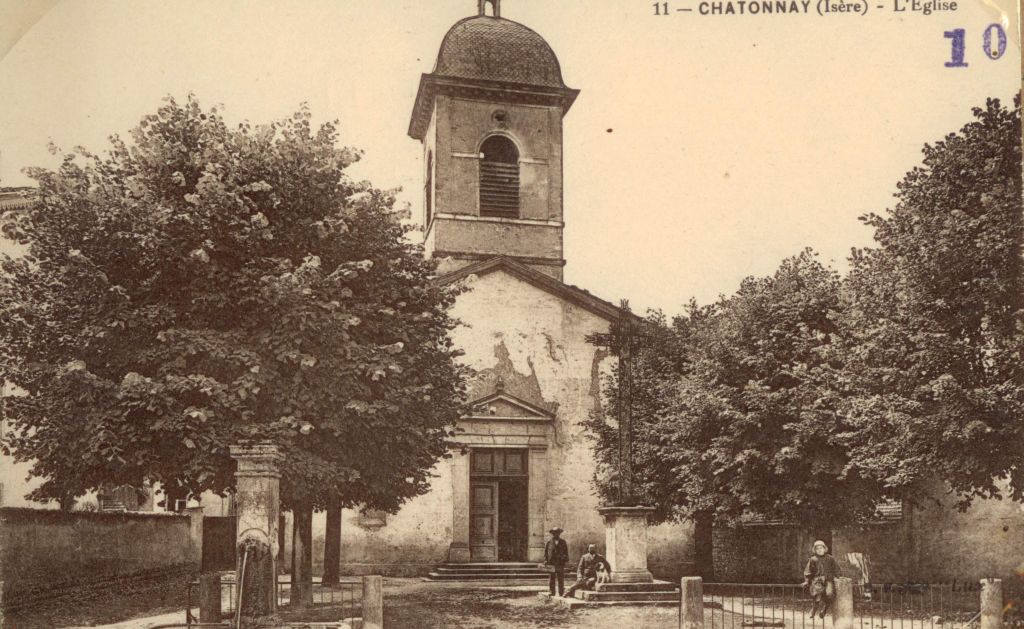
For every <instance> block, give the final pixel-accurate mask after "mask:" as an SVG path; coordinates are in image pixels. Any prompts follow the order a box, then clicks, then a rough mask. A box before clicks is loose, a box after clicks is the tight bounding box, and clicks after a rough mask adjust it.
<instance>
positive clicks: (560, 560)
mask: <svg viewBox="0 0 1024 629" xmlns="http://www.w3.org/2000/svg"><path fill="white" fill-rule="evenodd" d="M567 561H569V545H568V544H566V543H565V540H564V539H562V538H561V537H559V538H558V539H549V540H548V543H547V544H545V545H544V563H546V564H548V565H551V566H564V565H565V563H566V562H567Z"/></svg>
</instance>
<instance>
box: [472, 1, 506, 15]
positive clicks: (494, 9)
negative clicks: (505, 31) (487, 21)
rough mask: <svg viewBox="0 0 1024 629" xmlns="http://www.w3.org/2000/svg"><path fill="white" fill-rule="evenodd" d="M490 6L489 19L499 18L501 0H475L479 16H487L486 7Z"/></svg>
mask: <svg viewBox="0 0 1024 629" xmlns="http://www.w3.org/2000/svg"><path fill="white" fill-rule="evenodd" d="M488 4H489V5H491V13H492V14H493V15H492V16H491V17H501V0H477V9H478V11H479V13H480V15H487V5H488Z"/></svg>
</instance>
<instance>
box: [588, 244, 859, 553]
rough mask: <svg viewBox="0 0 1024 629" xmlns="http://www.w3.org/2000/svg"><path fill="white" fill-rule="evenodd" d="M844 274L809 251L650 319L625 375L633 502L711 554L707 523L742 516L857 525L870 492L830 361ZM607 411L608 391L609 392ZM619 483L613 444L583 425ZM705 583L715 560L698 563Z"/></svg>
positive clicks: (611, 436)
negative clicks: (733, 289) (692, 525)
mask: <svg viewBox="0 0 1024 629" xmlns="http://www.w3.org/2000/svg"><path fill="white" fill-rule="evenodd" d="M839 285H840V283H839V276H838V275H837V274H836V273H835V271H832V270H830V269H828V268H826V267H824V266H823V265H822V264H821V263H820V262H818V261H817V259H816V257H815V255H814V254H813V253H811V252H810V251H805V252H803V253H801V254H800V255H798V256H796V257H793V258H790V259H787V260H785V261H783V263H782V264H781V266H780V267H779V269H778V270H777V271H776V272H775V273H774V274H773V275H772V276H770V277H766V278H747V279H745V280H744V281H743V283H742V284H741V286H740V289H739V291H737V293H736V294H734V295H732V296H731V297H728V298H724V297H723V298H721V299H719V301H718V302H717V303H715V304H713V305H711V306H707V307H703V308H701V307H697V306H696V305H695V304H691V305H690V307H689V309H688V312H687V313H686V314H684V315H682V316H679V317H676V318H675V319H674V320H673V321H672V322H671V324H669V323H668V322H667V321H666V319H665V317H664V316H662V315H660V314H655V315H653V316H651V317H649V319H648V320H649V322H650V330H649V332H648V334H649V337H650V338H649V339H648V341H647V342H646V343H645V344H644V347H643V349H642V350H641V352H640V355H639V360H638V361H637V363H638V364H637V366H636V369H635V371H634V389H635V392H634V405H635V406H634V408H635V410H634V422H635V426H634V438H635V444H636V445H635V446H634V456H635V470H634V472H635V476H636V478H635V480H636V483H637V490H638V492H639V493H640V494H641V495H643V496H644V497H645V498H646V499H647V500H648V501H650V503H651V504H652V505H653V506H655V507H656V508H657V513H656V517H657V518H658V519H660V520H664V519H684V518H687V519H693V520H694V521H695V522H696V523H697V525H698V526H697V531H696V532H697V536H698V537H699V538H701V539H703V541H704V547H705V550H707V549H708V548H709V547H710V544H709V543H708V542H709V541H710V527H711V525H712V524H713V523H714V522H719V523H726V522H733V521H735V520H737V519H739V518H740V517H742V516H747V515H756V516H762V517H767V518H773V519H774V518H782V519H787V520H794V521H799V522H803V523H806V524H808V525H810V526H815V525H828V524H829V523H833V522H837V521H841V520H844V519H847V518H862V517H866V516H867V515H870V514H871V513H872V512H873V510H874V505H875V501H876V500H877V498H878V495H879V487H878V485H877V483H874V482H872V481H871V480H869V479H866V478H864V477H862V476H860V475H858V474H855V473H851V470H850V469H849V468H848V466H847V463H848V461H847V457H846V455H845V453H844V448H843V446H842V445H841V444H840V443H839V442H838V441H837V439H836V435H837V434H842V433H843V432H844V430H845V427H844V425H843V420H842V418H841V416H840V415H839V413H838V412H837V410H838V403H839V398H838V397H837V396H836V395H835V393H834V391H833V387H832V381H833V379H834V372H835V370H836V368H837V367H838V366H839V365H838V364H837V363H836V362H834V361H833V360H832V359H831V357H830V356H829V353H828V351H827V350H828V347H829V345H830V343H831V342H832V339H833V336H834V335H835V334H836V333H837V328H836V324H835V321H834V317H835V316H836V310H837V309H838V308H840V302H839ZM605 390H606V391H609V392H611V395H610V397H611V399H612V403H614V393H615V389H614V387H606V388H605ZM590 425H591V427H592V428H593V429H594V431H595V433H596V435H597V442H598V445H597V451H598V456H599V459H600V461H601V463H602V465H601V469H599V481H598V482H599V486H600V487H601V488H602V489H603V490H604V491H605V492H607V491H608V489H609V487H608V485H609V481H610V480H611V479H612V478H613V477H614V473H613V468H612V466H613V465H614V455H615V451H616V448H617V436H616V433H615V431H614V428H613V427H612V426H610V425H608V424H606V423H605V422H603V421H601V420H600V418H595V420H593V421H591V424H590ZM698 559H699V560H700V562H701V563H703V564H704V566H703V569H704V571H705V573H707V571H708V570H710V567H709V566H708V565H707V564H708V563H709V561H710V557H707V556H705V557H699V558H698Z"/></svg>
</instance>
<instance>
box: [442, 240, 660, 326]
mask: <svg viewBox="0 0 1024 629" xmlns="http://www.w3.org/2000/svg"><path fill="white" fill-rule="evenodd" d="M495 271H505V272H506V273H508V274H509V275H512V276H513V277H516V278H518V279H520V280H522V281H524V282H526V283H528V284H530V285H532V286H535V287H536V288H539V289H541V290H543V291H546V292H548V293H551V294H552V295H555V296H556V297H559V298H561V299H564V300H566V301H568V302H570V303H573V304H575V305H577V306H579V307H581V308H583V309H584V310H587V311H589V312H592V313H594V314H596V315H598V316H599V317H601V318H603V319H605V320H606V321H610V322H611V321H618V320H620V319H622V318H624V317H632V318H633V319H634V320H636V321H637V322H639V321H640V320H641V319H640V317H637V316H636V315H635V314H633V313H632V312H629V311H628V310H625V309H623V308H620V307H618V306H616V305H615V304H613V303H611V302H607V301H605V300H603V299H601V298H599V297H595V296H594V295H591V294H590V293H589V292H587V291H585V290H583V289H582V288H578V287H576V286H573V285H571V284H566V283H564V282H561V281H559V280H556V279H555V278H553V277H551V276H549V275H545V274H543V273H541V272H540V271H537V270H535V269H532V268H530V267H528V266H526V265H524V264H521V263H519V262H516V261H515V260H513V259H512V258H509V257H506V256H495V257H493V258H488V259H487V260H481V261H480V262H474V263H473V264H470V265H467V266H464V267H462V268H461V269H458V270H455V271H452V272H451V273H447V274H445V275H442V276H441V277H439V278H437V282H438V284H441V285H445V284H451V283H453V282H457V281H459V280H461V279H463V278H466V277H469V276H470V275H476V276H478V277H479V276H483V275H487V274H488V273H493V272H495Z"/></svg>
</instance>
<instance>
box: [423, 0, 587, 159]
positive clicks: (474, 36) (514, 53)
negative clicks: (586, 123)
mask: <svg viewBox="0 0 1024 629" xmlns="http://www.w3.org/2000/svg"><path fill="white" fill-rule="evenodd" d="M478 4H479V10H478V15H474V16H472V17H468V18H465V19H463V20H460V21H458V22H456V23H455V25H454V26H452V27H451V29H449V30H448V33H447V34H446V35H445V36H444V39H443V40H442V41H441V49H440V51H439V52H438V54H437V63H436V64H435V65H434V71H433V72H432V73H430V74H424V75H422V76H421V77H420V86H419V91H418V92H417V94H416V104H415V106H414V107H413V114H412V119H411V120H410V122H409V135H411V136H412V137H414V138H416V139H417V140H422V139H423V135H424V133H425V132H426V127H427V125H428V124H429V120H430V114H431V109H432V106H433V100H434V99H433V97H434V96H435V95H437V94H438V93H440V92H452V93H460V92H463V93H464V92H470V93H472V94H473V95H474V96H481V95H484V96H492V97H497V98H500V99H502V100H513V101H521V102H540V103H544V104H550V103H551V102H552V101H555V102H558V103H559V104H561V106H562V113H563V115H564V113H565V112H567V111H568V110H569V107H571V106H572V103H573V101H574V100H575V99H576V95H577V94H578V93H579V90H574V89H570V88H568V87H566V85H565V83H564V82H563V81H562V70H561V68H560V66H559V64H558V57H556V56H555V53H554V51H553V50H551V46H549V45H548V43H547V42H546V41H544V38H543V37H541V36H540V35H538V34H537V33H536V32H534V31H533V30H532V29H530V28H527V27H526V26H523V25H522V24H520V23H518V22H513V21H512V20H506V19H504V18H502V17H501V9H500V6H501V4H500V0H478ZM487 4H491V5H492V7H493V10H494V15H487V14H486V11H485V9H486V5H487Z"/></svg>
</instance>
